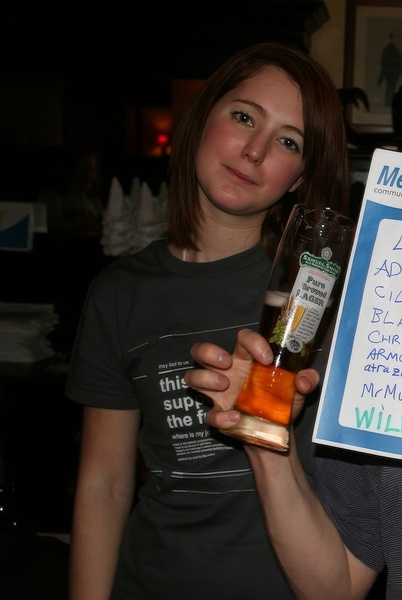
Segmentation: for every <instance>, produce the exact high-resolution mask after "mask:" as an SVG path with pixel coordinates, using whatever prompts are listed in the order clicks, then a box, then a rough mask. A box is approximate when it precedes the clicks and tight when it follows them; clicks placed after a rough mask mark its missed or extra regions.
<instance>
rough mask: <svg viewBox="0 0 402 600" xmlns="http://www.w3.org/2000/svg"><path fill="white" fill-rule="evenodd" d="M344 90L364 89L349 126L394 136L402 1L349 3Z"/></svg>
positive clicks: (400, 82) (401, 74)
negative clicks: (364, 102) (361, 100)
mask: <svg viewBox="0 0 402 600" xmlns="http://www.w3.org/2000/svg"><path fill="white" fill-rule="evenodd" d="M344 64H345V68H344V87H345V88H346V89H351V88H360V89H362V90H363V91H364V92H365V94H366V96H367V99H368V102H369V110H367V109H366V108H365V106H364V105H363V104H362V103H361V102H358V106H353V107H351V108H350V111H351V112H350V115H349V119H350V123H351V124H352V125H353V126H354V128H355V129H358V130H361V131H367V132H392V98H393V95H394V94H395V93H396V92H397V91H398V90H399V88H400V87H401V86H402V1H401V0H384V1H383V2H381V1H380V0H347V2H346V26H345V62H344Z"/></svg>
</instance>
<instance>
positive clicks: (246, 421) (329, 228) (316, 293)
mask: <svg viewBox="0 0 402 600" xmlns="http://www.w3.org/2000/svg"><path fill="white" fill-rule="evenodd" d="M354 230H355V226H354V223H353V221H352V220H351V219H349V218H348V217H346V216H344V215H342V214H340V213H338V212H336V211H334V210H332V209H330V208H324V209H322V208H315V209H314V208H313V209H312V208H307V207H305V206H303V205H300V204H298V205H296V206H295V207H294V208H293V210H292V213H291V215H290V217H289V220H288V223H287V225H286V228H285V231H284V233H283V236H282V238H281V242H280V244H279V246H278V250H277V253H276V256H275V259H274V263H273V266H272V271H271V276H270V280H269V283H268V288H267V293H266V296H265V303H264V306H263V309H262V314H261V320H260V327H259V331H260V333H261V334H262V335H263V336H264V337H265V338H266V339H267V340H268V342H269V343H270V346H271V348H272V351H273V353H274V360H273V362H272V363H271V364H270V365H268V366H267V365H261V364H259V363H257V362H255V361H254V362H253V363H252V366H251V369H250V372H249V374H248V377H247V379H246V381H245V383H244V385H243V388H242V389H241V391H240V393H239V395H238V397H237V399H236V402H235V404H234V408H235V409H236V410H239V411H240V412H241V413H242V414H241V417H240V421H239V423H238V424H237V425H235V426H234V427H231V428H230V429H228V430H225V431H223V433H226V434H227V435H231V436H234V437H237V438H240V439H242V440H243V441H246V442H248V443H253V444H257V445H260V446H265V447H268V448H274V449H276V450H281V451H286V450H287V449H288V447H289V428H290V424H291V419H292V407H293V406H292V405H293V397H294V394H295V376H296V373H297V372H298V371H299V370H300V369H302V368H304V367H306V366H308V365H307V363H308V358H309V354H310V351H311V349H312V348H313V346H314V343H315V342H316V341H317V340H318V339H319V338H320V337H322V334H323V332H324V330H325V327H326V324H327V323H328V318H329V316H330V315H329V313H330V311H331V310H332V307H333V305H334V301H335V300H336V299H337V297H338V295H339V292H340V290H341V287H342V281H343V279H344V275H345V270H346V266H347V262H348V257H349V253H350V249H351V244H352V241H353V235H354Z"/></svg>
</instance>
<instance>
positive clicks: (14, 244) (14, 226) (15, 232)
mask: <svg viewBox="0 0 402 600" xmlns="http://www.w3.org/2000/svg"><path fill="white" fill-rule="evenodd" d="M33 230H34V208H33V204H29V203H26V202H0V250H20V251H24V250H25V251H29V250H32V244H33Z"/></svg>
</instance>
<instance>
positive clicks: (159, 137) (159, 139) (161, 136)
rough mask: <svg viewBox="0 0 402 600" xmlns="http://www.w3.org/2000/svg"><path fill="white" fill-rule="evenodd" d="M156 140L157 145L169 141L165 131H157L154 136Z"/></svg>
mask: <svg viewBox="0 0 402 600" xmlns="http://www.w3.org/2000/svg"><path fill="white" fill-rule="evenodd" d="M156 141H157V142H158V144H159V146H166V145H167V144H168V143H169V136H168V135H166V133H159V134H158V135H157V136H156Z"/></svg>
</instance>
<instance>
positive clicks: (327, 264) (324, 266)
mask: <svg viewBox="0 0 402 600" xmlns="http://www.w3.org/2000/svg"><path fill="white" fill-rule="evenodd" d="M300 266H301V267H310V268H313V269H318V270H319V271H322V272H323V273H326V274H327V275H329V277H332V278H333V279H338V277H339V275H340V272H341V267H340V266H339V265H337V264H336V263H334V262H331V261H329V260H326V259H325V258H321V257H319V256H314V254H310V252H303V254H302V255H301V256H300Z"/></svg>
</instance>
